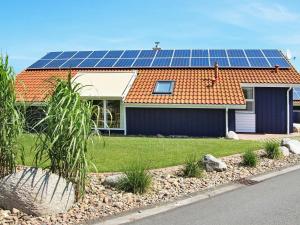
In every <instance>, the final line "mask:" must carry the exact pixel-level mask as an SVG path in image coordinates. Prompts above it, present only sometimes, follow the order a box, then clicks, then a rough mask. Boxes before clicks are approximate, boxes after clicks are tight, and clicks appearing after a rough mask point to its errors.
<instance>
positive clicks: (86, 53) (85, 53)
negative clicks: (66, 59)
mask: <svg viewBox="0 0 300 225" xmlns="http://www.w3.org/2000/svg"><path fill="white" fill-rule="evenodd" d="M91 53H92V51H81V52H77V53H76V54H75V55H74V56H73V57H72V58H73V59H84V58H86V57H88V56H89V55H90V54H91Z"/></svg>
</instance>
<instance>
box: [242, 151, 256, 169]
mask: <svg viewBox="0 0 300 225" xmlns="http://www.w3.org/2000/svg"><path fill="white" fill-rule="evenodd" d="M257 163H258V157H257V155H256V153H255V152H254V151H253V150H247V151H246V152H245V153H244V154H243V165H244V166H249V167H256V165H257Z"/></svg>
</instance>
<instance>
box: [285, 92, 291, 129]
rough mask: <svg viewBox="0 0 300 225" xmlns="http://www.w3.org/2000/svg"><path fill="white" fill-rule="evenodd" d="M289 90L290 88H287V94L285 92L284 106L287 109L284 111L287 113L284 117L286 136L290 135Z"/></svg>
mask: <svg viewBox="0 0 300 225" xmlns="http://www.w3.org/2000/svg"><path fill="white" fill-rule="evenodd" d="M290 90H292V87H289V88H288V90H287V92H286V103H287V104H286V106H287V109H286V112H287V115H286V123H287V124H286V131H287V132H286V133H287V134H290Z"/></svg>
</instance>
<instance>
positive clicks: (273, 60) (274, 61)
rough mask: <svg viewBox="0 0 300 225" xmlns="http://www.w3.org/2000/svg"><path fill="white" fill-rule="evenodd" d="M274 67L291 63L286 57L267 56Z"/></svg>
mask: <svg viewBox="0 0 300 225" xmlns="http://www.w3.org/2000/svg"><path fill="white" fill-rule="evenodd" d="M267 59H268V61H269V63H270V64H271V66H272V67H274V66H275V65H278V66H279V67H282V68H289V67H291V66H290V64H289V63H288V62H287V61H286V60H285V59H284V58H267Z"/></svg>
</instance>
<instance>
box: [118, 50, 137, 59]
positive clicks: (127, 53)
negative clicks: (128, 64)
mask: <svg viewBox="0 0 300 225" xmlns="http://www.w3.org/2000/svg"><path fill="white" fill-rule="evenodd" d="M139 53H140V50H126V51H125V52H124V54H123V55H122V57H121V58H136V57H137V56H138V55H139Z"/></svg>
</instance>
